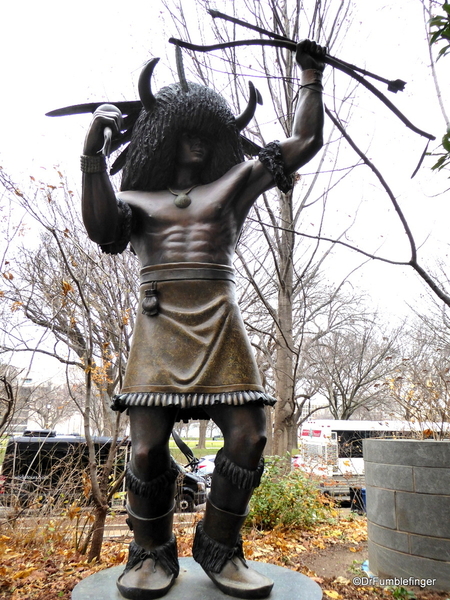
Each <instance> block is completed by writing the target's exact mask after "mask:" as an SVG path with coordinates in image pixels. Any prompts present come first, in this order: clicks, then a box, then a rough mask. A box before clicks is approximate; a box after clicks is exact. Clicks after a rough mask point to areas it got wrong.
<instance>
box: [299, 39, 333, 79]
mask: <svg viewBox="0 0 450 600" xmlns="http://www.w3.org/2000/svg"><path fill="white" fill-rule="evenodd" d="M326 52H327V49H326V48H324V47H323V46H319V44H316V42H312V41H311V40H302V41H301V42H299V43H298V44H297V51H296V53H295V59H296V61H297V64H298V65H300V67H301V69H302V71H305V70H306V69H315V70H317V71H323V69H324V66H325V64H324V57H325V54H326Z"/></svg>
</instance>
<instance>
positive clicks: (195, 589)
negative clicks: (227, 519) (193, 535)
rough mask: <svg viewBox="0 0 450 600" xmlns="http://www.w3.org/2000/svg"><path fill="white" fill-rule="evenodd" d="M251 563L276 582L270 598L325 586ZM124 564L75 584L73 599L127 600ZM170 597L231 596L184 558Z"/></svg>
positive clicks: (298, 599)
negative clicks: (121, 580) (122, 589)
mask: <svg viewBox="0 0 450 600" xmlns="http://www.w3.org/2000/svg"><path fill="white" fill-rule="evenodd" d="M248 563H249V564H250V565H251V566H252V567H253V568H255V569H256V570H258V571H259V572H260V573H262V574H263V575H266V576H267V577H270V578H271V579H272V580H273V581H274V582H275V585H274V586H273V590H272V592H271V593H270V596H269V599H270V600H321V598H322V590H321V589H320V587H319V586H318V585H317V583H315V582H314V581H313V580H312V579H310V578H309V577H306V575H302V574H301V573H297V572H296V571H291V570H290V569H284V568H282V567H277V566H275V565H269V564H267V563H256V562H253V561H248ZM122 571H123V566H122V567H113V568H112V569H105V570H104V571H100V572H99V573H95V575H91V576H90V577H87V578H86V579H84V580H83V581H80V583H79V584H78V585H77V586H76V587H75V588H74V590H73V592H72V600H123V597H122V595H121V594H120V593H119V590H118V589H117V587H116V581H117V579H118V577H119V576H120V575H121V573H122ZM164 598H166V599H167V600H230V596H227V595H226V594H224V593H223V592H221V591H220V590H219V589H217V588H216V586H215V585H214V584H213V582H212V581H211V580H210V579H209V577H208V576H207V575H206V574H205V573H204V572H203V569H202V568H201V567H200V565H198V564H197V563H196V562H195V561H194V559H193V558H180V575H179V576H178V578H177V580H176V582H175V584H174V586H173V587H172V588H171V589H170V591H169V593H168V594H166V595H165V596H164Z"/></svg>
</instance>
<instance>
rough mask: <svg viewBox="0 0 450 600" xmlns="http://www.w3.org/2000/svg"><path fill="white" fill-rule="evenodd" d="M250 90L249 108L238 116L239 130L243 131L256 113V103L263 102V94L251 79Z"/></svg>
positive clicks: (237, 124)
mask: <svg viewBox="0 0 450 600" xmlns="http://www.w3.org/2000/svg"><path fill="white" fill-rule="evenodd" d="M248 87H249V90H250V98H249V99H248V104H247V108H246V109H245V110H244V112H242V113H241V114H240V115H239V116H237V117H236V126H237V128H238V129H239V131H242V130H243V129H244V127H247V125H248V124H249V123H250V121H251V120H252V119H253V117H254V115H255V110H256V105H257V104H262V103H263V102H262V98H261V94H260V93H259V92H258V90H257V89H256V88H255V86H254V85H253V83H252V82H251V81H249V82H248Z"/></svg>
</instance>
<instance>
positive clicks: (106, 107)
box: [84, 104, 123, 156]
mask: <svg viewBox="0 0 450 600" xmlns="http://www.w3.org/2000/svg"><path fill="white" fill-rule="evenodd" d="M122 127H123V119H122V113H121V112H120V110H119V109H118V108H117V106H114V105H113V104H102V105H101V106H99V107H98V108H97V110H96V111H95V112H94V118H93V119H92V122H91V125H90V127H89V130H88V132H87V135H86V140H85V142H84V154H86V155H88V156H95V155H96V154H98V153H99V152H101V151H102V149H104V148H105V147H106V146H107V145H108V142H109V143H110V140H111V137H115V136H117V135H118V134H119V133H120V131H121V129H122ZM105 153H106V154H109V152H105Z"/></svg>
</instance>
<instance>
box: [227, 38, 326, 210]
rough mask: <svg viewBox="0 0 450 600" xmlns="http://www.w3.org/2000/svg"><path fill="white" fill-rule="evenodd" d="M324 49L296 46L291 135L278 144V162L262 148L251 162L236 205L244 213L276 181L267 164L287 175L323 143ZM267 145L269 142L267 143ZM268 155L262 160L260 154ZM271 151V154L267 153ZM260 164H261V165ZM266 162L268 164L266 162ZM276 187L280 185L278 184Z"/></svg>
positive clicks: (308, 43)
mask: <svg viewBox="0 0 450 600" xmlns="http://www.w3.org/2000/svg"><path fill="white" fill-rule="evenodd" d="M324 55H325V48H322V47H321V46H319V45H318V44H316V43H315V42H311V41H309V40H304V41H303V42H300V43H299V44H298V46H297V52H296V60H297V63H298V65H299V66H300V68H301V69H302V75H301V89H300V93H299V99H298V103H297V107H296V111H295V115H294V124H293V128H292V135H291V136H290V137H289V138H287V139H286V140H283V141H282V142H280V143H279V150H280V151H281V159H282V160H281V161H279V163H278V164H276V163H277V160H276V158H275V154H276V152H275V153H272V150H270V151H269V152H267V153H266V151H265V150H264V151H263V153H262V155H260V156H261V159H259V160H255V161H252V163H250V164H251V166H250V168H251V173H250V176H249V178H248V180H247V184H246V190H245V193H244V194H242V195H241V197H240V202H239V204H240V207H241V208H242V210H243V211H244V212H245V211H246V210H248V207H249V205H250V204H252V203H253V202H254V201H255V200H256V198H257V197H258V196H259V195H260V194H261V193H262V192H264V191H266V190H268V189H269V188H271V187H274V186H275V185H277V184H278V185H279V182H277V181H275V178H274V176H273V170H272V169H271V166H270V163H272V165H273V164H274V165H275V169H276V168H277V167H278V168H279V169H281V170H282V171H283V172H284V174H285V175H290V174H291V173H294V172H295V171H297V170H298V169H299V168H300V167H302V166H303V165H305V164H306V163H307V162H308V161H310V160H311V159H312V158H313V156H314V155H315V154H317V152H318V151H319V150H320V148H321V147H322V144H323V122H324V112H323V102H322V72H323V68H324V62H323V57H324ZM268 146H269V147H270V146H272V147H273V145H272V144H269V145H268ZM275 148H276V146H275ZM264 154H265V155H266V156H267V155H268V156H269V158H268V160H267V161H266V160H264V158H263V155H264ZM271 154H272V155H271ZM263 163H264V164H263ZM268 163H269V164H268ZM279 187H281V186H280V185H279Z"/></svg>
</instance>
